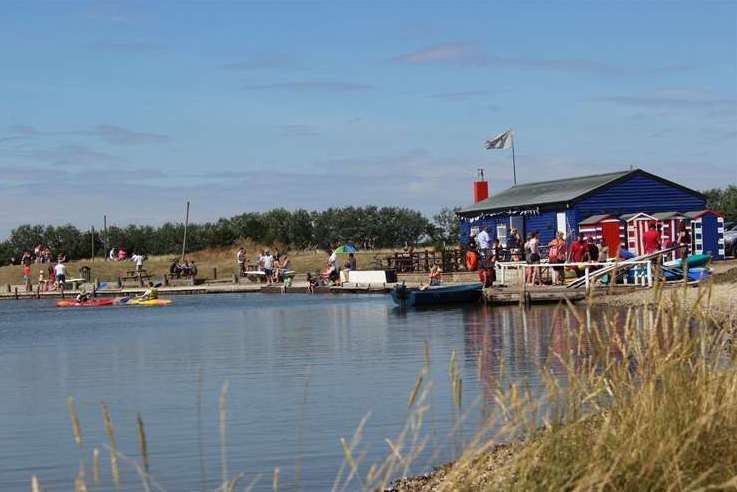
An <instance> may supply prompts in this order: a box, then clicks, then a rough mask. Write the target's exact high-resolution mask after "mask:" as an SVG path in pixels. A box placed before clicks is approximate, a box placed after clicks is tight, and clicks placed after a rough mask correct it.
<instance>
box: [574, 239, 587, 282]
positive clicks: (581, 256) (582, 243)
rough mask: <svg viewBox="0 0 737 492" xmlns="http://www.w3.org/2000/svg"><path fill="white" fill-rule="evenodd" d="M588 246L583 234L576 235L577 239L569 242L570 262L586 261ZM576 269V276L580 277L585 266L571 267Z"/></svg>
mask: <svg viewBox="0 0 737 492" xmlns="http://www.w3.org/2000/svg"><path fill="white" fill-rule="evenodd" d="M588 251H589V247H588V245H587V244H586V240H584V238H583V234H579V235H578V239H577V240H575V241H573V244H571V262H572V263H583V262H585V261H586V258H587V256H588ZM573 268H574V270H575V271H576V276H577V277H581V276H583V274H584V272H585V268H583V267H580V266H575V267H573Z"/></svg>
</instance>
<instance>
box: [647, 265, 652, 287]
mask: <svg viewBox="0 0 737 492" xmlns="http://www.w3.org/2000/svg"><path fill="white" fill-rule="evenodd" d="M647 286H648V287H652V286H653V264H652V263H651V262H649V261H648V262H647Z"/></svg>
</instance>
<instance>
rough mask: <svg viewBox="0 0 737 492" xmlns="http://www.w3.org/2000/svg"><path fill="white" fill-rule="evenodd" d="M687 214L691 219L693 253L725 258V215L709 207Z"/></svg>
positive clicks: (719, 258) (720, 258)
mask: <svg viewBox="0 0 737 492" xmlns="http://www.w3.org/2000/svg"><path fill="white" fill-rule="evenodd" d="M685 215H686V216H687V217H688V218H690V219H691V246H692V251H693V254H697V255H698V254H710V255H711V256H712V258H713V259H715V260H722V259H724V215H722V214H721V213H719V212H717V211H715V210H709V209H706V210H699V211H697V212H686V214H685Z"/></svg>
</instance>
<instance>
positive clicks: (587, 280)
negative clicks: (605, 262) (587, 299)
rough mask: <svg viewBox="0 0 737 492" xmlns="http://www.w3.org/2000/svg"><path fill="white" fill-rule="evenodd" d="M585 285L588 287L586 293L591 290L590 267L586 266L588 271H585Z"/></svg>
mask: <svg viewBox="0 0 737 492" xmlns="http://www.w3.org/2000/svg"><path fill="white" fill-rule="evenodd" d="M584 285H585V286H586V291H587V292H588V290H589V266H588V265H586V270H584Z"/></svg>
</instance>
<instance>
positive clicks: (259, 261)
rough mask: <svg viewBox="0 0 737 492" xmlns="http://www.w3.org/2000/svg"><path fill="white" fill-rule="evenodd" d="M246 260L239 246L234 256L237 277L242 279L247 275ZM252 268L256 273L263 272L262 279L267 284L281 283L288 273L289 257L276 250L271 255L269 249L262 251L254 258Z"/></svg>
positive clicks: (244, 251)
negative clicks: (236, 265)
mask: <svg viewBox="0 0 737 492" xmlns="http://www.w3.org/2000/svg"><path fill="white" fill-rule="evenodd" d="M246 259H247V254H246V248H244V247H242V246H241V247H240V248H238V251H237V252H236V254H235V261H236V263H237V264H238V272H239V275H240V276H242V277H244V276H246V275H248V265H246ZM254 267H255V268H256V270H257V271H259V272H263V277H264V280H265V281H266V283H267V284H269V285H270V284H273V283H276V282H281V281H283V280H284V279H285V278H286V274H287V273H288V272H289V268H290V260H289V255H288V254H287V253H283V254H282V253H280V252H279V250H278V249H277V250H275V251H274V253H273V254H272V253H271V250H269V249H262V250H261V251H260V252H259V254H258V255H257V256H256V263H255V265H254Z"/></svg>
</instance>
